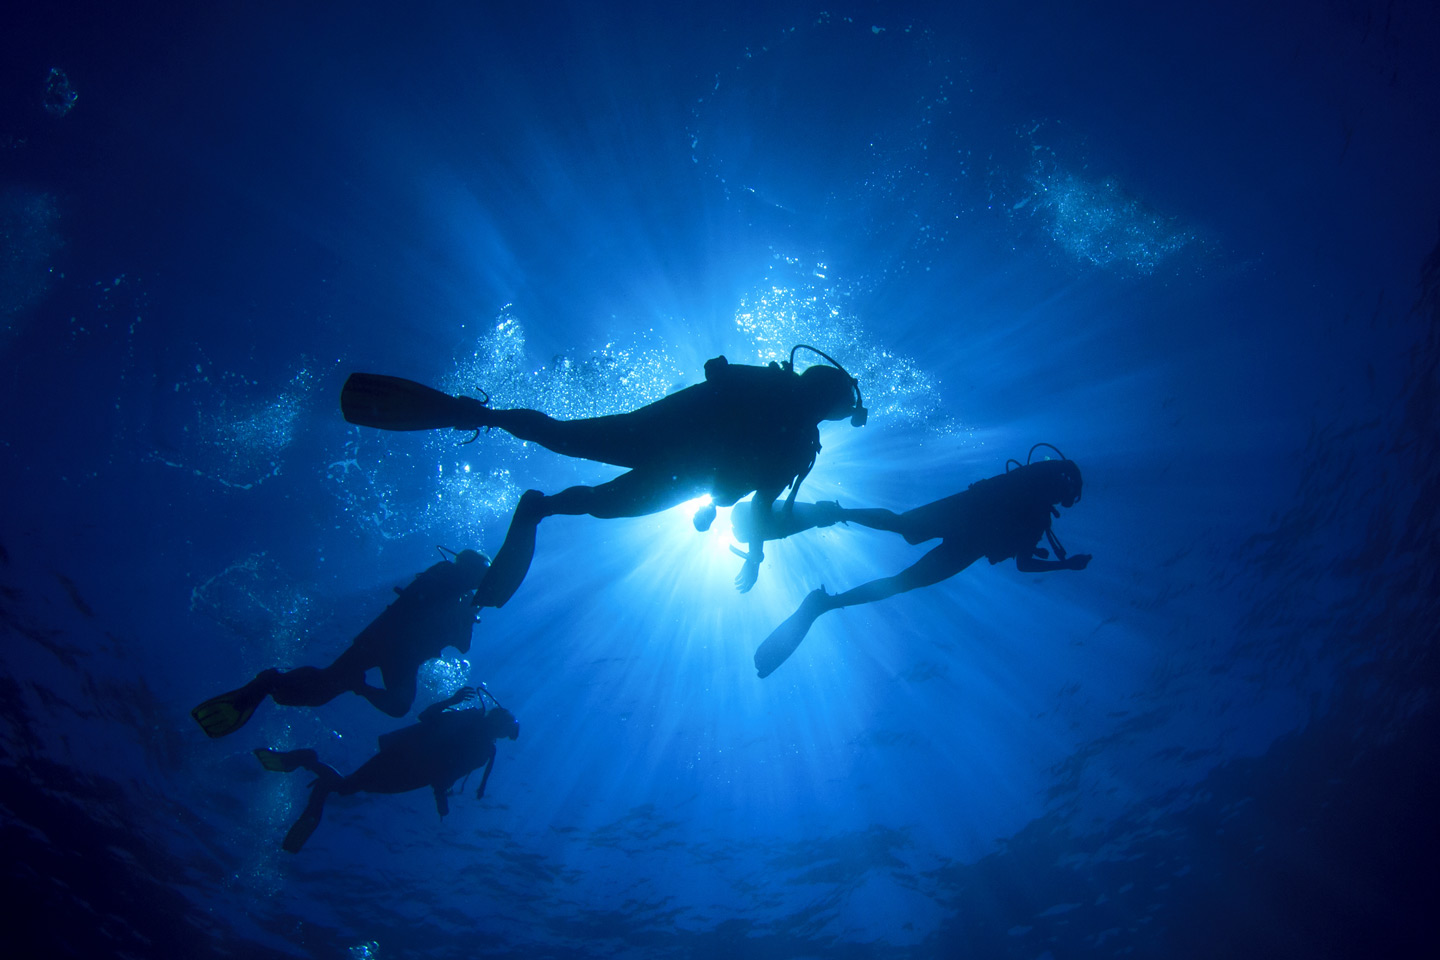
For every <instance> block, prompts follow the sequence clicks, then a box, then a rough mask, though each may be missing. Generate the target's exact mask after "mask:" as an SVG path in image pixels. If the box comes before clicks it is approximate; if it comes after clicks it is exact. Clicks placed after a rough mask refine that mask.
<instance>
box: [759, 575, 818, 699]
mask: <svg viewBox="0 0 1440 960" xmlns="http://www.w3.org/2000/svg"><path fill="white" fill-rule="evenodd" d="M829 599H830V595H829V594H827V593H826V592H825V588H824V587H821V588H820V589H819V590H811V591H810V593H809V595H807V596H806V597H805V601H804V602H803V603H801V604H800V609H798V610H796V611H795V612H794V613H792V614H790V616H789V617H788V618H787V619H786V620H785V622H784V623H782V624H780V626H778V627H776V628H775V629H774V631H772V632H771V634H770V636H768V637H766V638H765V642H764V643H762V644H760V646H759V648H758V649H757V650H756V651H755V669H756V670H757V671H758V672H759V674H760V679H762V680H763V679H765V678H766V677H768V676H770V674H772V673H774V672H775V670H776V669H777V668H778V667H779V666H780V664H782V663H784V662H785V661H786V660H788V659H789V658H790V654H792V653H794V652H795V648H796V647H798V646H800V641H801V640H804V639H805V634H807V633H809V632H810V624H812V623H814V622H815V618H816V617H818V616H820V614H822V613H824V612H825V611H826V610H829V609H831V606H830V604H829V603H827V602H826V601H828V600H829Z"/></svg>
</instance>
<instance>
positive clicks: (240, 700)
mask: <svg viewBox="0 0 1440 960" xmlns="http://www.w3.org/2000/svg"><path fill="white" fill-rule="evenodd" d="M266 672H267V673H268V672H270V671H266ZM264 676H265V674H263V673H262V674H261V675H260V677H256V678H255V679H254V680H251V681H250V682H249V683H247V684H245V686H243V687H241V688H240V689H238V690H231V691H230V692H229V693H222V694H220V696H218V697H211V698H210V699H209V700H206V701H205V702H204V703H202V704H200V706H198V707H196V708H195V709H194V710H191V711H190V716H192V717H194V718H195V722H196V723H198V724H200V729H201V730H204V731H205V735H206V736H208V737H210V738H211V739H214V738H216V737H224V736H228V735H229V734H232V733H234V732H235V731H236V730H239V729H240V728H241V727H243V726H245V724H246V722H247V721H249V719H250V716H251V714H253V713H254V712H255V708H256V707H258V706H260V701H262V700H264V699H265V696H266V695H267V694H268V693H269V689H268V685H267V684H265V683H262V682H261V677H264Z"/></svg>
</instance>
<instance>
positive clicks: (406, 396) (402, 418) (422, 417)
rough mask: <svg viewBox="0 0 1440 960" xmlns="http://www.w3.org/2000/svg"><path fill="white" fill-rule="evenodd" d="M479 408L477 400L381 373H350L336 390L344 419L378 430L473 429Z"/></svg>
mask: <svg viewBox="0 0 1440 960" xmlns="http://www.w3.org/2000/svg"><path fill="white" fill-rule="evenodd" d="M472 405H473V407H472ZM479 407H480V405H479V403H478V402H477V401H474V400H471V401H469V402H468V403H467V402H466V398H462V397H452V396H450V395H449V394H448V393H444V392H442V391H440V390H436V389H435V388H433V387H427V386H425V384H423V383H416V382H415V381H414V380H406V379H404V378H403V377H390V376H386V375H385V374H381V373H352V374H350V377H349V379H347V380H346V381H345V387H344V388H343V389H342V390H341V391H340V412H341V413H343V414H344V415H345V419H346V420H347V421H348V422H350V423H353V424H356V425H358V426H362V427H375V428H376V429H379V430H442V429H446V428H449V427H457V428H465V429H473V428H474V427H476V426H480V425H479V424H475V423H473V422H471V421H474V420H475V419H476V417H475V415H474V413H475V410H474V408H479ZM481 409H483V408H481Z"/></svg>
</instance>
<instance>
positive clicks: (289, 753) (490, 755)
mask: <svg viewBox="0 0 1440 960" xmlns="http://www.w3.org/2000/svg"><path fill="white" fill-rule="evenodd" d="M486 700H489V701H490V703H491V705H492V706H491V708H490V709H488V710H487V709H486V707H485V701H486ZM469 702H475V703H476V704H477V706H476V707H475V708H473V709H472V708H465V709H460V710H451V709H450V708H451V707H455V706H459V705H460V704H464V703H469ZM419 720H420V722H419V723H415V724H411V725H410V726H408V727H402V728H401V729H399V730H395V731H393V732H391V733H387V734H384V735H383V736H381V737H380V752H379V753H377V754H375V756H373V757H371V758H370V759H369V760H367V761H365V763H364V765H362V766H361V767H360V769H359V770H356V771H355V772H354V773H352V774H350V776H348V777H342V776H341V775H340V774H339V773H338V772H337V771H336V770H335V769H334V768H333V767H331V766H329V765H328V764H324V763H321V762H320V757H319V755H318V754H316V752H315V751H314V750H309V749H305V750H286V751H280V750H271V749H268V748H261V749H259V750H256V751H255V758H256V759H257V760H259V761H260V765H261V766H263V767H264V768H265V769H266V770H272V771H274V772H276V773H290V772H292V771H294V770H299V769H301V768H304V769H305V770H308V771H310V772H311V773H313V774H315V777H316V779H315V781H314V782H313V783H311V784H310V799H309V802H307V803H306V804H305V809H304V810H303V811H301V813H300V816H299V818H298V819H296V821H295V823H294V824H293V825H292V826H291V827H290V830H289V831H288V832H287V833H286V834H285V840H284V842H283V843H281V847H283V848H284V849H285V850H286V851H288V852H290V853H299V852H300V848H301V847H303V846H304V845H305V841H306V840H309V839H310V835H311V834H312V833H314V832H315V828H316V827H318V826H320V817H321V815H322V814H323V813H324V812H325V801H326V800H327V799H328V798H329V797H330V795H331V794H337V795H339V796H342V797H348V796H350V795H351V794H354V793H362V792H363V793H409V792H410V791H411V790H420V789H422V788H424V787H429V788H430V789H431V790H432V791H434V793H435V809H436V810H437V811H439V813H440V816H442V817H443V816H445V815H446V814H447V813H449V812H450V800H449V797H450V790H451V788H452V787H454V786H455V781H457V780H459V779H460V778H461V777H468V776H469V775H470V773H471V771H473V770H478V769H479V768H480V767H484V768H485V773H484V774H483V775H482V776H481V777H480V788H479V789H478V790H476V791H475V799H476V800H479V799H481V798H482V797H484V796H485V785H486V784H487V783H489V782H490V771H492V770H493V769H495V741H496V740H498V739H500V738H501V737H508V738H510V739H511V740H515V739H517V738H518V737H519V736H520V724H519V723H517V722H516V720H515V715H514V714H513V713H511V712H510V711H509V710H506V709H505V708H504V707H502V706H500V703H499V701H497V700H496V699H495V698H494V697H493V696H492V695H491V694H490V691H489V690H486V689H485V685H484V684H481V685H480V691H476V689H475V688H474V687H462V688H461V689H460V690H459V692H457V693H456V694H455V695H454V696H452V697H450V698H449V699H447V700H441V701H439V702H438V703H432V704H430V706H428V707H426V708H425V709H424V710H422V711H420V717H419ZM462 789H463V788H462Z"/></svg>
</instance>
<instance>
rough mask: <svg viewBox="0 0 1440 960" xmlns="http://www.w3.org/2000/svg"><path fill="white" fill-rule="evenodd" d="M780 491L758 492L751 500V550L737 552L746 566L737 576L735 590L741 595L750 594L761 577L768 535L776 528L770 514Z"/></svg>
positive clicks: (775, 489) (777, 489) (742, 567)
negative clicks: (761, 565) (761, 566)
mask: <svg viewBox="0 0 1440 960" xmlns="http://www.w3.org/2000/svg"><path fill="white" fill-rule="evenodd" d="M780 490H781V488H779V487H775V488H771V489H769V490H756V491H755V496H753V497H751V498H750V541H749V543H750V550H749V552H748V553H742V552H741V551H739V550H736V551H735V553H736V554H738V555H739V556H741V557H743V558H744V559H745V563H744V565H743V566H741V567H740V572H739V573H738V574H736V575H735V589H737V590H739V591H740V592H741V593H749V592H750V588H751V587H753V586H755V581H756V579H758V578H759V576H760V564H761V563H763V562H764V560H765V540H766V539H767V538H766V534H767V533H769V532H770V531H771V530H772V529H774V528H775V526H776V524H775V522H774V519H773V518H772V517H771V515H770V512H771V510H773V509H774V507H775V501H776V500H777V499H778V498H779V497H780ZM769 539H775V537H773V536H772V537H770V538H769ZM732 549H734V548H732Z"/></svg>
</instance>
